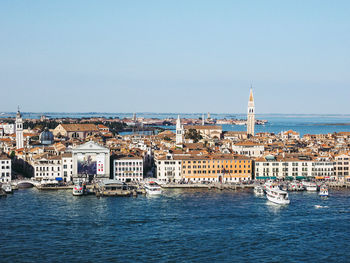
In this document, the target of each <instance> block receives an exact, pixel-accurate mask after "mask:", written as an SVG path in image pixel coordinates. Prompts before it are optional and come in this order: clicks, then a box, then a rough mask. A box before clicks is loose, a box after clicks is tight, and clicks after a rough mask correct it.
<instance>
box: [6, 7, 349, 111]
mask: <svg viewBox="0 0 350 263" xmlns="http://www.w3.org/2000/svg"><path fill="white" fill-rule="evenodd" d="M349 11H350V3H348V2H347V1H339V2H337V5H333V4H332V3H330V2H322V3H320V2H319V1H308V2H307V3H285V2H284V3H281V2H278V1H267V2H258V1H253V4H252V3H251V2H249V3H248V2H245V1H235V2H232V3H231V2H230V1H221V2H220V4H217V3H212V2H210V1H189V2H188V1H186V2H185V1H180V2H176V3H171V2H168V3H164V2H161V1H147V3H145V2H142V1H136V3H135V2H133V3H128V2H118V1H116V2H114V1H113V2H110V1H105V2H102V4H101V3H93V2H89V1H84V2H83V1H76V2H74V3H71V2H69V1H60V2H56V3H54V2H45V1H34V2H30V3H29V2H22V3H20V2H18V3H16V5H12V3H11V2H6V1H4V2H2V3H0V29H1V30H2V32H3V34H2V35H1V36H0V40H1V41H0V49H1V50H2V51H3V52H2V53H3V54H2V59H1V61H0V87H1V88H0V89H1V92H2V94H4V95H3V96H2V97H3V98H5V99H4V100H3V101H2V105H1V108H0V111H1V112H9V111H11V112H12V111H14V110H13V108H14V107H16V106H17V105H18V104H19V105H21V107H22V108H23V109H24V111H26V112H62V111H63V112H157V113H163V112H208V111H209V112H217V113H219V112H222V113H231V112H232V113H236V112H242V113H244V112H245V111H246V106H247V105H246V101H247V97H248V95H249V88H250V85H251V84H252V85H253V88H254V94H255V98H256V112H257V114H268V113H286V114H300V113H306V114H318V113H320V114H347V113H349V110H348V107H347V99H348V98H349V96H350V88H349V86H350V85H349V84H350V77H349V75H348V72H347V71H348V70H347V69H348V67H349V61H350V53H349V48H348V47H349V46H350V45H349V44H350V37H349V36H348V34H347V32H348V29H349V27H350V18H349V17H348V13H349ZM33 102H34V103H33Z"/></svg>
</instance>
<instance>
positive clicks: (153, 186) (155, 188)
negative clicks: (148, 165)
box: [145, 181, 162, 195]
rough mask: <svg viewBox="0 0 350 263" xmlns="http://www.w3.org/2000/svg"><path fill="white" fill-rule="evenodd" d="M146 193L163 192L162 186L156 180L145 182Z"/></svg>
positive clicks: (156, 193)
mask: <svg viewBox="0 0 350 263" xmlns="http://www.w3.org/2000/svg"><path fill="white" fill-rule="evenodd" d="M145 190H146V193H147V194H149V195H160V194H162V188H161V187H160V186H159V185H158V184H157V183H156V182H153V181H152V182H148V183H146V184H145Z"/></svg>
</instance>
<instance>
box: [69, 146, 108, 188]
mask: <svg viewBox="0 0 350 263" xmlns="http://www.w3.org/2000/svg"><path fill="white" fill-rule="evenodd" d="M72 158H73V181H74V182H75V181H92V180H93V179H96V180H98V179H109V176H110V154H109V149H108V148H105V147H103V146H101V145H99V144H97V143H95V142H93V141H89V142H87V143H84V144H81V145H79V146H77V147H76V148H73V149H72Z"/></svg>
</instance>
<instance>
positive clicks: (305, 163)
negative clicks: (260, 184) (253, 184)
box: [255, 155, 313, 179]
mask: <svg viewBox="0 0 350 263" xmlns="http://www.w3.org/2000/svg"><path fill="white" fill-rule="evenodd" d="M312 170H313V161H312V160H311V159H310V158H309V159H304V158H281V157H279V156H278V157H275V156H272V155H268V156H265V157H264V158H259V159H257V160H256V161H255V178H256V179H265V178H266V177H276V178H279V179H283V178H286V177H294V178H297V177H305V178H307V177H309V178H310V177H312Z"/></svg>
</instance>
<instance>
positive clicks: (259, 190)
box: [254, 185, 264, 195]
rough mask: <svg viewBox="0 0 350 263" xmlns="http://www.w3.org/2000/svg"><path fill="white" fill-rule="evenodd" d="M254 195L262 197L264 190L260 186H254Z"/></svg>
mask: <svg viewBox="0 0 350 263" xmlns="http://www.w3.org/2000/svg"><path fill="white" fill-rule="evenodd" d="M254 194H256V195H264V189H263V188H262V186H261V185H256V186H254Z"/></svg>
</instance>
